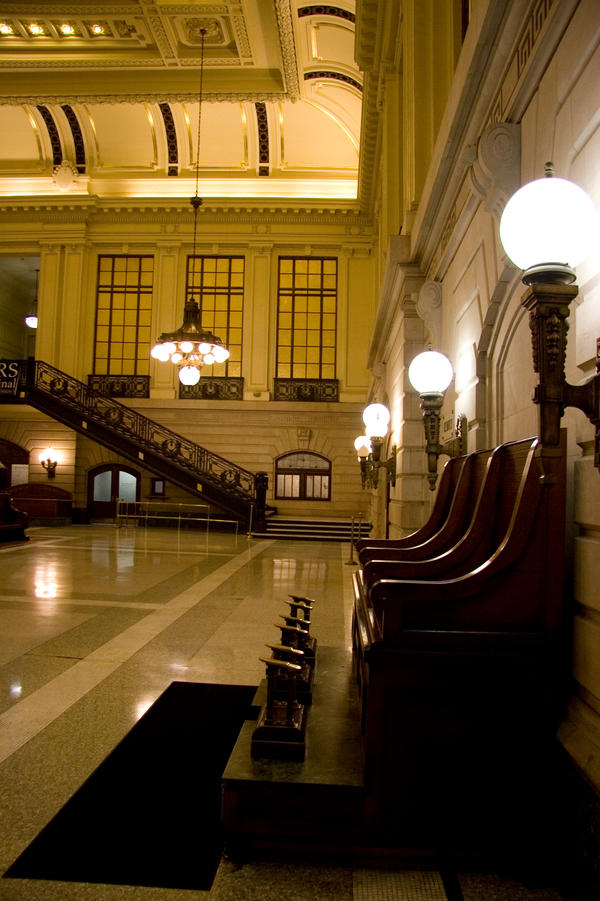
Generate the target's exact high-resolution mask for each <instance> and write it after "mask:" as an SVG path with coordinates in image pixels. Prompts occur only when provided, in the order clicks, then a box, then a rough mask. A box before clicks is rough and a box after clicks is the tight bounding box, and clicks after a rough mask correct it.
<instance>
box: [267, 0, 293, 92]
mask: <svg viewBox="0 0 600 901" xmlns="http://www.w3.org/2000/svg"><path fill="white" fill-rule="evenodd" d="M275 12H276V15H277V25H278V30H279V41H280V44H281V56H282V61H283V74H284V78H285V87H286V91H287V96H286V99H287V100H291V101H292V102H295V101H296V100H299V99H300V81H299V79H298V61H297V59H296V43H295V40H294V21H293V16H292V8H291V3H290V0H275ZM261 99H263V100H264V97H263V98H261Z"/></svg>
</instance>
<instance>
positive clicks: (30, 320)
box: [25, 269, 39, 328]
mask: <svg viewBox="0 0 600 901" xmlns="http://www.w3.org/2000/svg"><path fill="white" fill-rule="evenodd" d="M38 276H39V269H36V270H35V297H34V298H33V303H32V305H31V311H30V312H29V313H28V314H27V316H26V317H25V325H27V326H29V328H37V327H38V315H37V297H38Z"/></svg>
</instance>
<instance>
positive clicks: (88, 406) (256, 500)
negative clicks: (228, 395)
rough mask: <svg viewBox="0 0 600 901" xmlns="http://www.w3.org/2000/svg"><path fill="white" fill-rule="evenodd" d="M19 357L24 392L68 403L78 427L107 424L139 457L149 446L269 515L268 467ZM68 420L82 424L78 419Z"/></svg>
mask: <svg viewBox="0 0 600 901" xmlns="http://www.w3.org/2000/svg"><path fill="white" fill-rule="evenodd" d="M19 362H20V377H19V383H20V385H19V387H20V391H21V392H22V396H25V397H28V398H30V399H32V400H35V399H36V395H38V396H39V395H43V396H45V397H46V398H47V402H48V406H49V407H52V406H53V405H54V406H56V405H57V404H58V405H60V406H61V407H66V408H69V409H70V410H71V411H72V413H73V414H76V415H77V416H78V417H79V419H80V422H79V430H81V431H84V432H85V431H86V430H87V429H88V423H94V424H96V425H98V426H100V427H101V428H103V429H107V430H108V431H109V432H111V433H113V434H116V435H118V436H120V437H121V438H123V439H125V440H126V441H127V442H130V443H132V444H134V445H135V447H136V448H137V449H138V453H137V458H138V459H139V460H140V462H143V461H144V451H146V452H148V453H149V454H151V455H152V457H153V458H156V457H158V458H160V459H162V460H164V461H165V463H167V464H168V465H169V466H170V467H171V468H172V467H173V466H174V467H176V468H177V469H179V470H182V471H184V472H185V473H187V474H188V476H191V477H192V478H193V479H196V480H197V481H200V482H203V483H207V484H208V485H212V486H214V488H215V489H217V491H219V492H221V493H223V494H226V495H227V496H228V497H229V498H231V499H232V500H234V499H235V500H236V501H237V506H238V507H239V506H240V502H241V503H242V505H243V509H244V510H245V515H246V516H248V517H249V516H253V517H254V519H255V521H261V520H262V519H264V495H265V474H264V473H253V472H249V471H248V470H246V469H243V468H242V467H241V466H237V465H236V464H235V463H232V462H231V461H230V460H226V459H225V458H224V457H221V456H219V455H218V454H215V453H212V451H209V450H207V449H206V448H204V447H201V446H200V445H198V444H195V443H194V442H193V441H190V440H189V439H188V438H185V437H184V436H183V435H179V434H178V433H177V432H173V431H172V430H171V429H168V428H166V427H165V426H163V425H160V423H157V422H154V421H153V420H152V419H149V418H148V417H147V416H143V415H142V414H141V413H138V412H137V411H136V410H132V409H131V408H130V407H127V406H125V405H124V404H122V403H119V401H116V400H114V399H113V398H111V397H107V396H106V395H102V394H98V393H97V392H95V391H93V390H91V389H89V388H88V387H87V385H85V384H84V383H83V382H80V381H78V380H77V379H75V378H73V377H72V376H70V375H67V374H66V373H64V372H62V371H61V370H59V369H55V368H54V367H53V366H50V365H49V364H48V363H44V362H43V361H41V360H30V361H27V365H26V366H25V365H23V364H24V363H25V361H19ZM68 424H71V425H73V427H77V423H75V422H73V421H71V423H68ZM184 487H189V485H187V486H184ZM251 508H252V511H253V512H252V513H251V512H250V510H251Z"/></svg>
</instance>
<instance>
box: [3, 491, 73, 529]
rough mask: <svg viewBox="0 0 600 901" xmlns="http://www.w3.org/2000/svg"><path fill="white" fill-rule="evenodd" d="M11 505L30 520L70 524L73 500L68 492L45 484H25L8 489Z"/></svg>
mask: <svg viewBox="0 0 600 901" xmlns="http://www.w3.org/2000/svg"><path fill="white" fill-rule="evenodd" d="M9 494H10V499H11V503H12V504H13V506H14V507H16V508H17V509H18V510H22V511H23V513H27V514H28V515H29V517H30V519H35V520H51V521H54V522H56V521H64V522H71V520H72V511H73V498H72V495H71V492H70V491H66V490H65V489H64V488H59V487H58V485H50V484H48V483H46V482H27V483H25V484H23V485H14V486H13V487H12V488H10V489H9Z"/></svg>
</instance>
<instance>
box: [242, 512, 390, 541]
mask: <svg viewBox="0 0 600 901" xmlns="http://www.w3.org/2000/svg"><path fill="white" fill-rule="evenodd" d="M371 528H372V525H371V523H370V522H364V520H360V521H359V520H358V519H356V520H355V521H354V535H353V534H352V520H349V519H346V520H343V519H322V520H318V519H284V518H283V517H281V516H271V517H268V518H267V520H266V527H265V531H264V532H260V533H258V532H257V533H256V535H255V537H257V538H283V539H285V540H286V541H347V542H348V543H349V542H350V541H351V540H352V538H354V541H357V540H358V539H359V538H368V537H369V533H370V531H371ZM253 534H254V533H253Z"/></svg>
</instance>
